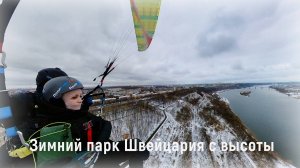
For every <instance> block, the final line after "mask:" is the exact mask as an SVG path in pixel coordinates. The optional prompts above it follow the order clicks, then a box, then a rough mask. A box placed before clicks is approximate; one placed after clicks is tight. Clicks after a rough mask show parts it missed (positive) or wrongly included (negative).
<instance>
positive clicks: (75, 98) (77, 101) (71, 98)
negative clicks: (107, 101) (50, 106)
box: [62, 89, 82, 110]
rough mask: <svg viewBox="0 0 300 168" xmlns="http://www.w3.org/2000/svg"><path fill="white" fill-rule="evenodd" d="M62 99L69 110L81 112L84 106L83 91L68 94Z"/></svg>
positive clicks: (78, 90)
mask: <svg viewBox="0 0 300 168" xmlns="http://www.w3.org/2000/svg"><path fill="white" fill-rule="evenodd" d="M62 99H63V101H64V102H65V105H66V107H67V109H70V110H80V108H81V104H82V90H81V89H77V90H73V91H70V92H67V93H65V94H64V95H63V96H62Z"/></svg>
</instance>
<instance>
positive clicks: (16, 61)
mask: <svg viewBox="0 0 300 168" xmlns="http://www.w3.org/2000/svg"><path fill="white" fill-rule="evenodd" d="M299 18H300V1H299V0H260V1H253V0H184V1H183V0H162V4H161V9H160V16H159V19H158V24H157V27H156V32H155V35H154V39H153V41H152V44H151V46H150V47H149V48H148V50H147V51H145V52H138V51H137V45H136V40H135V33H134V30H133V21H132V15H131V9H130V2H129V0H43V1H41V0H21V2H20V3H19V5H18V7H17V9H16V11H15V13H14V15H13V17H12V19H11V22H10V24H9V26H8V28H7V31H6V36H5V42H4V46H3V49H4V51H6V53H7V60H6V62H7V65H8V68H7V69H6V85H7V87H8V88H15V87H34V86H35V77H36V74H37V72H38V71H39V70H40V69H43V68H47V67H59V68H61V69H63V70H64V71H66V72H67V73H68V74H69V75H70V76H73V77H75V78H77V79H79V80H81V81H82V82H83V83H84V84H85V85H95V84H96V83H95V82H93V81H92V80H93V78H94V77H95V76H97V75H99V74H100V73H101V72H102V71H104V65H105V64H106V62H107V61H108V59H109V58H110V57H112V55H113V53H114V50H115V49H119V50H120V53H119V55H118V56H119V60H118V61H117V64H118V66H117V68H116V69H115V70H114V71H113V72H112V73H111V74H110V75H109V76H108V77H107V79H106V81H105V84H104V85H106V86H108V85H137V84H139V85H144V84H194V83H225V82H287V81H300V55H299V54H300V22H299ZM127 35H128V36H127ZM124 36H125V37H127V38H125V39H126V40H125V43H124V45H122V44H123V43H122V39H123V37H124ZM121 47H123V48H121ZM120 48H121V49H120ZM119 50H118V51H119Z"/></svg>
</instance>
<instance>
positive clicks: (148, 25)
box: [130, 0, 161, 51]
mask: <svg viewBox="0 0 300 168" xmlns="http://www.w3.org/2000/svg"><path fill="white" fill-rule="evenodd" d="M160 2H161V0H130V4H131V10H132V17H133V22H134V28H135V34H136V40H137V45H138V51H144V50H146V49H147V48H148V47H149V45H150V43H151V41H152V38H153V35H154V32H155V28H156V23H157V20H158V15H159V9H160Z"/></svg>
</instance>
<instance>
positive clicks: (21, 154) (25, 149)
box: [9, 59, 116, 167]
mask: <svg viewBox="0 0 300 168" xmlns="http://www.w3.org/2000/svg"><path fill="white" fill-rule="evenodd" d="M115 61H116V59H113V60H112V61H110V60H109V61H108V63H107V65H106V66H105V71H104V72H103V73H102V74H101V75H99V76H98V77H101V76H102V78H101V80H100V83H99V84H98V85H97V86H96V87H95V88H93V89H92V90H91V91H89V92H88V93H87V94H85V96H84V97H83V100H84V101H89V100H88V99H91V98H92V96H94V95H100V96H101V98H100V99H101V104H100V106H101V111H100V112H102V107H103V106H104V102H105V93H104V90H103V88H102V85H103V83H104V79H105V77H107V76H108V75H109V74H110V73H111V72H112V71H113V70H114V68H115V67H113V64H114V62H115ZM96 79H97V77H96V78H94V81H95V80H96ZM99 90H100V93H99ZM96 91H97V92H98V93H96V94H93V93H94V92H96ZM33 101H36V100H35V99H33ZM33 103H34V104H36V103H37V102H33ZM89 105H91V104H89ZM33 110H37V109H33ZM37 112H38V111H34V112H33V113H37ZM62 124H63V125H66V124H68V123H61V126H62ZM87 124H90V123H87ZM68 125H70V124H68ZM50 126H52V124H50V125H47V126H45V127H43V128H41V129H39V130H38V131H37V132H39V133H40V134H41V135H40V137H38V138H32V137H33V135H34V134H37V132H35V133H34V134H33V135H32V136H30V138H29V139H28V140H27V141H26V140H25V139H24V137H23V133H22V132H21V131H17V134H18V136H19V139H20V141H21V143H22V146H21V147H19V148H16V147H13V148H10V150H9V156H11V157H18V158H21V159H22V158H25V157H27V156H29V155H31V154H33V159H34V163H35V165H43V163H40V161H39V160H44V159H40V158H44V157H40V156H39V155H45V153H42V154H38V155H36V156H37V160H38V163H36V161H35V156H34V153H33V152H32V151H30V150H29V148H30V146H29V144H30V141H31V140H32V139H39V138H41V137H42V138H43V137H47V136H50V135H51V136H52V137H59V136H61V135H60V134H58V133H60V132H61V131H65V130H64V129H62V130H57V129H55V130H54V131H53V132H52V133H51V132H49V130H51V127H50ZM87 127H90V126H87ZM45 129H47V130H48V131H47V133H45V131H44V130H45ZM68 129H69V128H68ZM68 131H69V132H70V130H68ZM86 131H87V135H88V141H92V139H91V138H92V136H89V135H92V134H91V129H87V130H86ZM69 137H71V136H69ZM89 137H90V138H89ZM44 140H45V139H44ZM46 155H47V154H46ZM98 155H99V154H97V153H90V152H89V153H81V154H80V155H79V156H80V157H79V156H78V155H74V157H76V158H77V159H78V160H76V161H77V162H78V161H79V162H82V163H81V165H82V164H83V165H86V162H85V161H84V159H82V158H86V157H88V156H93V159H95V157H96V156H97V157H98ZM47 157H49V156H47ZM50 158H53V157H50ZM52 160H55V159H52ZM46 161H49V160H46ZM89 164H92V163H90V162H89ZM84 167H85V166H84Z"/></svg>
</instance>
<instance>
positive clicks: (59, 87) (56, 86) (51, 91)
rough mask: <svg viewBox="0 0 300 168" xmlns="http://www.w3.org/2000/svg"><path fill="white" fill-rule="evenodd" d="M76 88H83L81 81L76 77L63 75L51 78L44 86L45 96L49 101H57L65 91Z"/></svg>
mask: <svg viewBox="0 0 300 168" xmlns="http://www.w3.org/2000/svg"><path fill="white" fill-rule="evenodd" d="M76 89H83V85H82V84H81V82H80V81H79V80H77V79H75V78H72V77H68V76H61V77H56V78H53V79H50V80H49V81H48V82H46V83H45V85H44V88H43V97H44V99H45V100H46V101H48V102H50V103H51V102H57V100H59V99H61V98H62V95H63V94H64V93H67V92H70V91H72V90H76Z"/></svg>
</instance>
